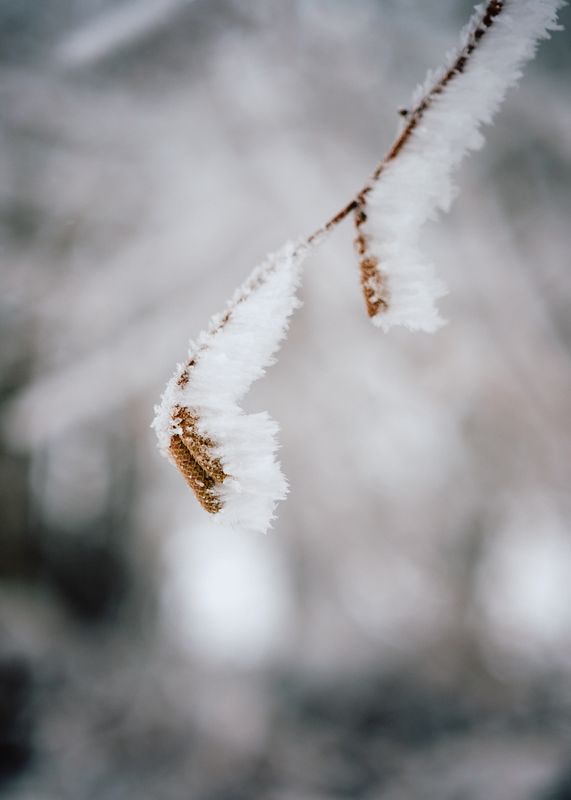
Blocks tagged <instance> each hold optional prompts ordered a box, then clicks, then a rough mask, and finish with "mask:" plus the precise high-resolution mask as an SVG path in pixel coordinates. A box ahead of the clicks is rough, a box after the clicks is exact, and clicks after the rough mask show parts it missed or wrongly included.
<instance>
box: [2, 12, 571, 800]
mask: <svg viewBox="0 0 571 800" xmlns="http://www.w3.org/2000/svg"><path fill="white" fill-rule="evenodd" d="M470 9H471V5H470V4H469V3H466V2H463V1H462V0H430V2H420V0H384V1H381V0H359V2H349V0H345V2H342V1H341V0H297V2H283V1H282V2H279V0H249V1H248V2H246V0H194V2H192V0H123V2H118V0H114V1H113V0H90V1H89V2H88V0H47V1H46V0H0V255H1V285H0V315H1V316H0V330H1V343H2V347H1V348H0V368H1V379H0V425H1V427H0V437H1V443H2V457H1V461H0V508H1V511H2V527H1V532H0V537H1V538H0V793H3V794H2V796H5V797H7V798H9V799H10V800H32V799H33V800H37V799H38V798H41V800H67V799H68V798H69V800H83V799H84V798H86V799H87V798H105V800H119V799H121V800H124V799H126V798H141V797H143V798H147V797H148V798H153V800H155V799H156V800H163V799H164V800H179V798H181V800H182V798H191V800H241V798H244V800H257V798H260V800H261V799H262V798H264V800H266V799H268V800H326V799H327V800H328V799H329V798H336V797H347V798H364V799H365V800H377V798H381V797H382V798H383V800H416V798H426V799H427V800H428V799H431V798H435V800H453V798H474V800H480V798H481V799H482V800H512V799H513V800H520V798H524V800H526V799H527V798H530V800H531V799H533V800H564V798H568V797H570V796H571V771H570V765H571V496H570V493H569V484H570V476H571V357H570V356H571V313H570V308H571V275H570V273H569V263H568V261H569V258H568V252H569V212H570V208H571V133H570V131H571V106H570V105H569V80H570V73H569V66H570V62H571V56H570V54H571V47H570V36H569V33H563V34H561V33H559V34H557V35H556V36H554V38H553V39H552V40H551V41H550V42H547V43H544V44H543V45H542V47H541V50H540V53H539V57H538V59H537V60H536V61H535V62H534V63H533V64H531V65H530V66H529V67H528V68H527V70H526V74H525V79H524V81H523V83H522V84H521V85H520V86H519V87H518V88H517V89H515V90H511V92H510V94H509V97H508V100H507V102H506V105H505V106H504V108H503V110H502V112H501V113H500V115H499V117H498V120H497V123H496V125H495V126H494V128H492V129H490V130H488V132H487V145H486V147H485V149H484V150H483V151H481V152H479V153H476V154H473V155H472V156H471V157H470V158H469V160H468V161H467V163H466V164H465V165H464V166H463V167H462V169H461V171H460V175H459V178H458V182H459V185H460V194H459V197H458V199H457V201H456V203H455V205H454V207H453V210H452V212H451V214H449V215H448V216H447V217H446V218H444V219H443V220H441V221H440V222H439V223H438V224H436V225H432V226H431V227H430V228H429V229H428V230H427V231H426V235H425V236H424V246H425V248H426V249H427V251H428V252H429V253H430V255H431V256H432V257H433V259H434V260H435V262H436V263H437V265H438V269H439V273H440V275H441V276H442V277H443V278H444V279H445V280H446V282H447V283H448V285H449V287H450V291H451V293H450V295H449V297H447V298H446V299H445V300H444V301H442V302H441V304H440V308H441V310H442V312H443V315H444V316H445V317H446V318H448V320H449V324H448V326H447V327H445V328H444V329H442V330H441V331H440V332H438V333H437V334H435V335H434V336H428V335H425V334H411V333H408V332H406V331H398V330H396V331H394V332H391V333H390V334H388V335H384V334H383V333H382V332H381V331H379V330H377V329H375V328H373V326H372V325H371V324H370V322H369V321H368V320H367V319H366V315H365V311H364V304H363V300H362V296H361V292H360V287H359V276H358V268H357V259H356V256H355V254H354V252H353V249H352V243H351V240H352V237H353V231H352V229H351V226H350V224H348V225H345V226H343V227H342V228H340V229H339V230H338V231H337V232H336V233H335V235H334V236H333V237H332V238H331V239H330V241H329V242H328V243H327V244H326V245H325V246H324V248H323V249H322V250H321V251H320V252H319V253H318V254H317V256H316V257H315V258H313V259H312V261H311V262H309V264H308V266H307V268H306V273H305V279H304V286H303V290H302V299H303V302H304V305H303V308H302V309H301V310H300V311H298V312H297V313H296V315H295V317H294V319H293V323H292V327H291V331H290V335H289V337H288V340H287V342H286V343H285V345H284V347H283V349H282V351H281V353H280V356H279V360H278V363H277V364H276V365H275V366H274V367H272V369H271V370H270V371H269V372H268V374H267V376H266V377H265V378H264V379H263V380H262V381H260V382H259V383H258V384H256V385H255V387H254V389H253V391H252V392H251V394H250V395H249V397H248V398H247V403H246V405H247V408H248V410H261V409H267V410H269V411H270V413H271V414H272V416H273V417H274V418H275V419H277V420H278V421H279V422H280V425H281V428H282V431H281V434H280V438H281V444H282V449H281V451H280V458H281V461H282V465H283V468H284V471H285V472H286V475H287V476H288V479H289V482H290V488H291V493H290V495H289V497H288V499H287V501H285V502H284V503H281V504H280V506H279V509H278V520H277V522H276V524H275V526H274V529H273V530H272V531H271V532H270V534H269V535H268V536H261V535H254V534H245V533H240V532H236V531H229V530H228V531H227V530H224V529H221V528H219V527H217V526H215V525H213V523H212V521H211V520H210V519H209V518H208V516H207V515H206V514H205V513H204V512H202V511H201V509H200V508H199V506H198V504H197V503H196V501H195V500H194V498H193V497H192V495H191V493H190V491H189V490H188V488H187V487H186V485H185V484H184V481H183V480H182V478H181V477H180V475H178V473H177V472H176V471H175V470H174V469H173V468H172V467H171V466H170V465H169V464H168V463H167V462H166V461H164V460H163V459H162V458H161V457H160V455H159V453H158V451H157V449H156V442H155V437H154V434H153V432H152V431H151V430H150V428H149V425H150V422H151V419H152V415H153V405H154V403H156V402H157V400H158V397H159V395H160V392H161V391H162V389H163V386H164V383H165V381H166V380H167V378H168V377H169V376H170V374H171V373H172V370H173V368H174V364H175V363H176V362H177V361H180V360H182V359H183V358H184V355H185V351H186V343H187V341H188V339H189V337H191V336H192V337H194V336H196V334H197V333H198V332H199V330H201V329H202V328H203V327H204V326H205V325H206V323H207V321H208V318H209V316H210V315H211V314H212V313H214V312H216V311H218V310H220V309H221V308H223V306H224V304H225V302H226V300H227V299H228V297H229V296H230V295H231V294H232V292H233V290H234V288H235V287H236V286H237V285H238V284H239V283H240V282H241V281H242V280H243V278H245V276H246V275H247V274H248V272H249V271H250V269H251V268H252V267H253V266H254V265H255V264H256V263H258V262H259V261H260V259H261V258H263V256H264V255H265V254H266V252H268V251H269V250H273V249H275V248H276V247H278V246H279V245H280V244H281V243H282V242H283V241H284V240H286V239H288V238H292V237H297V236H301V235H304V234H307V233H310V232H311V231H312V230H314V229H315V228H316V227H318V226H319V225H320V224H321V223H322V222H323V221H324V220H325V219H326V218H328V217H329V216H330V215H331V214H333V213H335V212H336V211H337V210H338V209H339V208H341V207H342V206H343V205H344V204H345V202H347V201H348V200H349V199H350V197H351V196H352V195H353V194H354V192H355V190H356V189H358V188H359V187H360V186H361V185H362V183H363V181H364V179H365V178H366V177H367V176H368V175H369V173H370V172H371V170H372V168H373V167H374V166H375V164H376V163H377V161H378V160H379V158H380V157H381V156H382V154H383V153H384V152H385V151H386V149H387V148H388V147H389V145H390V143H391V141H392V139H393V135H394V132H395V128H396V125H397V120H398V115H397V109H398V108H399V107H400V106H402V105H403V104H406V103H407V102H408V98H409V96H410V93H411V91H412V89H413V88H414V86H415V85H416V83H417V82H418V81H420V80H421V79H422V78H423V77H424V74H425V72H426V69H427V68H428V67H431V66H436V65H438V64H439V63H440V62H441V60H442V54H443V53H444V52H445V51H446V50H447V49H448V48H449V47H451V46H453V45H454V44H455V42H456V40H457V32H458V30H459V29H460V27H461V26H462V25H463V23H464V22H465V21H466V19H467V17H468V15H469V13H470ZM562 21H564V22H566V24H567V27H568V28H569V27H571V11H570V10H569V8H568V9H566V10H565V11H564V12H563V14H562Z"/></svg>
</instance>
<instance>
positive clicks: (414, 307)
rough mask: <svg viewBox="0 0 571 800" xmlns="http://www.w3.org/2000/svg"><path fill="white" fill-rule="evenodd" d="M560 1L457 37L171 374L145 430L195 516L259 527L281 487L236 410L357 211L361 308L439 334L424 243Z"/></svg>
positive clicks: (476, 23) (266, 452) (494, 1)
mask: <svg viewBox="0 0 571 800" xmlns="http://www.w3.org/2000/svg"><path fill="white" fill-rule="evenodd" d="M562 4H563V3H562V0H540V1H539V2H538V0H489V2H487V3H485V4H482V5H481V6H478V7H477V8H476V10H475V12H474V14H473V17H472V19H471V20H470V22H469V23H468V25H467V26H466V27H465V28H464V30H463V31H462V34H461V36H460V44H459V47H458V48H457V49H456V50H454V51H452V52H450V53H449V54H448V56H447V58H446V62H445V64H444V65H443V66H442V67H440V68H439V69H437V70H435V71H431V72H429V74H428V76H427V78H426V79H425V81H424V83H423V84H421V85H420V86H419V87H418V88H417V89H416V91H415V93H414V95H413V98H412V100H411V104H410V108H406V109H402V116H403V117H404V122H403V128H402V130H401V132H400V133H399V135H398V136H397V139H396V141H395V143H394V144H393V146H392V147H391V149H390V150H389V152H388V154H387V156H386V157H385V158H384V159H383V161H382V162H381V163H380V164H379V166H378V167H377V169H376V170H375V172H374V174H373V176H372V178H371V179H370V181H369V182H368V183H367V184H366V185H365V186H364V187H363V188H362V189H361V190H360V191H359V192H358V194H357V196H356V198H355V199H353V200H351V202H350V203H349V204H348V205H347V206H346V207H345V208H344V209H342V210H341V211H340V212H339V213H338V214H336V215H335V216H334V217H333V218H332V219H331V220H329V221H328V222H327V223H326V224H325V225H324V226H323V228H321V229H319V230H318V231H316V232H315V233H314V234H312V235H311V236H309V237H308V238H307V239H306V240H305V241H302V242H301V243H300V244H299V245H297V246H296V245H291V244H289V243H288V244H286V245H285V246H284V247H283V248H282V250H281V251H279V252H278V253H277V254H275V255H271V256H269V257H268V260H267V262H266V263H265V264H263V265H262V266H261V267H258V268H257V269H256V270H255V271H254V272H253V273H252V275H251V276H250V277H249V278H248V280H247V282H246V283H245V284H244V286H243V287H242V288H241V289H239V290H238V291H237V293H236V295H235V296H234V298H233V299H232V300H231V301H230V303H229V304H228V307H227V309H226V311H225V312H224V313H223V314H222V315H219V316H216V317H214V318H213V320H212V322H211V325H210V328H209V330H208V332H207V333H205V334H202V336H201V337H200V338H199V341H198V344H197V345H193V344H191V346H190V352H189V355H188V361H187V362H186V364H184V365H179V366H178V367H177V370H176V372H175V374H174V376H173V377H172V378H171V380H170V382H169V384H168V386H167V389H166V391H165V392H164V394H163V397H162V400H161V404H160V405H159V406H158V407H157V409H156V417H155V420H154V422H153V426H154V427H155V429H156V431H157V435H158V438H159V447H160V449H161V451H162V452H163V454H164V455H166V456H168V457H170V459H171V461H173V463H174V464H175V465H176V466H177V467H178V469H179V470H180V471H181V473H182V474H183V476H184V477H185V479H186V481H187V483H188V484H189V486H190V487H191V488H192V490H193V491H194V493H195V495H196V497H197V498H198V500H199V501H200V503H201V505H202V506H203V508H204V509H205V510H206V511H208V512H210V513H211V514H214V515H216V518H217V519H218V520H220V521H221V522H223V523H230V524H233V525H236V526H237V527H240V528H244V529H249V530H254V531H263V532H265V531H266V530H267V528H268V526H269V524H270V522H271V520H272V518H273V512H274V508H275V505H276V502H277V501H278V500H281V499H283V498H284V496H285V493H286V483H285V479H284V477H283V475H282V473H281V470H280V468H279V465H278V464H277V463H276V461H275V456H274V453H275V449H276V433H277V428H276V425H275V423H274V422H273V421H272V420H270V419H269V417H268V416H267V415H266V414H256V415H245V414H244V413H243V412H242V410H241V409H240V407H239V406H238V405H237V401H238V400H240V399H241V398H242V397H243V396H244V394H245V393H246V392H247V390H248V389H249V387H250V385H251V384H252V382H253V381H254V380H256V379H257V378H259V377H260V376H261V375H262V374H263V373H264V371H265V368H266V367H267V366H268V365H269V364H270V363H271V358H272V357H273V355H274V353H275V352H276V350H277V348H278V346H279V344H280V342H281V340H282V339H283V337H284V336H285V333H286V328H287V325H288V322H289V318H290V316H291V313H292V311H293V310H294V308H295V306H296V304H297V301H296V294H295V293H296V289H297V287H298V284H299V280H300V272H301V265H302V263H303V261H304V260H305V258H306V257H307V255H308V254H309V249H310V248H311V247H312V246H313V247H314V246H315V245H316V244H317V243H322V242H323V241H324V240H325V238H326V237H327V235H328V234H329V233H331V231H332V230H333V229H334V228H335V227H336V226H337V225H338V224H339V223H340V222H342V221H343V220H344V219H345V217H347V216H348V214H350V213H351V212H353V213H354V216H355V225H356V228H357V238H356V240H355V244H356V247H357V251H358V254H359V258H360V270H361V284H362V288H363V293H364V296H365V301H366V306H367V312H368V314H369V316H370V317H371V319H372V320H373V322H374V323H375V324H376V325H378V326H379V327H381V328H382V329H383V330H385V331H387V330H389V329H390V328H391V327H392V326H394V325H403V326H405V327H407V328H409V329H411V330H421V331H427V332H434V331H435V330H437V329H438V328H439V327H440V326H441V325H442V324H443V320H442V318H441V317H440V315H439V312H438V310H437V307H436V300H437V299H438V298H439V297H441V296H442V295H444V294H445V293H446V288H445V286H444V284H443V283H442V282H441V281H440V280H439V279H438V278H437V277H436V276H435V273H434V267H433V265H432V264H431V263H430V261H428V260H427V259H426V257H425V256H423V254H422V252H421V250H420V247H419V234H420V232H421V229H422V227H423V225H424V224H425V223H426V222H427V220H429V219H432V218H434V216H435V215H436V214H437V213H438V212H439V211H447V210H448V209H449V208H450V205H451V202H452V199H453V196H454V184H453V182H452V175H453V170H454V168H455V167H457V165H458V164H459V162H460V161H461V160H462V158H463V156H464V155H465V154H466V153H467V152H468V151H470V150H477V149H479V148H480V147H481V146H482V145H483V143H484V139H483V136H482V133H481V131H480V128H481V126H482V125H483V124H486V123H488V124H489V123H490V122H491V120H492V117H493V115H494V113H495V112H496V111H497V110H498V108H499V106H500V104H501V102H502V100H503V99H504V96H505V94H506V91H507V90H508V88H509V87H510V86H512V85H513V84H514V83H515V82H516V81H517V80H518V78H520V77H521V74H522V67H523V65H524V64H525V62H526V61H528V60H529V59H530V58H532V57H533V55H534V53H535V51H536V48H537V45H538V43H539V41H540V40H541V39H545V38H549V35H550V32H551V31H553V30H557V29H558V27H559V26H558V23H557V11H558V9H560V8H561V6H562Z"/></svg>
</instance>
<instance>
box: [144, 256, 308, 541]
mask: <svg viewBox="0 0 571 800" xmlns="http://www.w3.org/2000/svg"><path fill="white" fill-rule="evenodd" d="M309 252H310V247H309V246H308V245H307V244H297V245H296V244H292V243H291V242H288V243H287V244H286V245H284V246H283V247H282V248H281V249H280V250H279V251H278V252H277V253H274V254H272V255H270V256H268V257H267V259H266V261H265V262H264V263H263V264H261V266H259V267H257V268H256V269H255V270H254V271H253V272H252V274H251V275H250V277H249V278H248V280H247V281H246V282H245V283H244V285H243V286H242V287H241V288H240V289H238V290H237V292H236V293H235V295H234V297H233V298H232V300H231V301H230V302H229V303H228V310H229V311H230V317H229V319H228V320H227V321H226V322H225V324H224V325H223V326H220V324H219V323H220V320H221V317H222V315H217V316H216V317H213V318H212V320H211V324H210V328H209V329H208V331H205V332H203V333H202V334H201V335H200V337H199V340H198V342H197V343H196V344H193V343H191V345H190V349H189V360H190V359H194V360H195V362H196V363H195V365H194V366H192V367H191V368H190V369H189V370H188V375H189V380H188V382H187V383H186V385H185V386H182V387H181V386H179V385H178V380H179V378H180V376H181V374H182V373H183V372H184V371H185V365H179V366H178V367H177V370H176V372H175V374H174V375H173V377H172V378H171V380H170V381H169V383H168V384H167V386H166V389H165V391H164V393H163V396H162V398H161V403H160V405H159V406H157V407H156V408H155V412H156V416H155V419H154V421H153V424H152V427H154V428H155V430H156V433H157V437H158V439H159V448H160V450H161V452H162V453H163V454H164V455H166V456H167V457H170V456H169V452H168V448H169V443H170V440H171V437H172V436H173V435H174V434H175V433H177V429H176V427H175V426H174V425H173V422H172V419H171V413H172V410H173V409H174V408H175V406H182V407H184V408H187V409H190V410H191V411H192V413H193V414H194V415H195V416H197V417H198V419H199V425H198V430H199V432H200V433H203V434H205V435H207V436H208V437H209V438H210V439H212V440H213V441H214V442H216V445H217V446H216V447H215V448H213V450H212V454H213V455H214V456H215V457H218V458H219V459H220V461H221V463H222V467H223V469H224V472H225V473H226V475H228V477H227V478H226V480H225V481H224V482H223V484H222V485H221V486H220V487H219V488H218V490H217V494H218V496H219V497H220V499H221V500H222V509H221V510H220V511H219V512H218V513H217V514H215V515H214V519H215V520H217V521H219V522H223V523H225V524H231V525H235V526H238V527H240V528H243V529H249V530H253V531H260V532H265V531H266V530H267V529H268V527H269V525H270V522H271V520H272V519H273V516H274V508H275V505H276V502H277V501H278V500H283V498H284V497H285V496H286V494H287V482H286V479H285V478H284V476H283V474H282V471H281V469H280V466H279V464H278V463H277V461H276V459H275V451H276V449H277V440H276V435H277V432H278V425H277V424H276V422H274V420H272V419H271V418H270V417H269V415H268V414H266V413H265V412H264V413H259V414H245V413H244V412H243V411H242V409H241V408H240V407H239V405H238V401H239V400H240V399H241V398H242V397H243V396H244V395H245V394H246V392H247V391H248V389H249V388H250V386H251V384H252V383H253V382H254V381H255V380H256V379H257V378H260V377H261V376H262V375H263V374H264V372H265V370H266V367H268V366H269V365H270V364H272V363H273V356H274V354H275V352H276V351H277V349H278V347H279V344H280V342H281V340H282V339H283V338H284V336H285V334H286V331H287V327H288V321H289V317H290V316H291V314H292V312H293V311H294V310H295V309H296V308H297V307H298V306H299V305H300V302H299V300H298V299H297V297H296V290H297V288H298V286H299V281H300V273H301V265H302V263H303V261H304V260H305V258H306V257H307V255H308V253H309Z"/></svg>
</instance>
